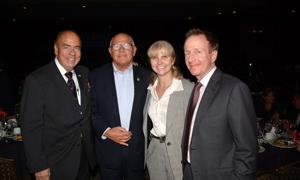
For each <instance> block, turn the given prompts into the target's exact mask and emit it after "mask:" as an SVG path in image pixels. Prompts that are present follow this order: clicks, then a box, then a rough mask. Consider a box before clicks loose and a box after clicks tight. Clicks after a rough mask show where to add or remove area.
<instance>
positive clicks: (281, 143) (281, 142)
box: [269, 139, 297, 148]
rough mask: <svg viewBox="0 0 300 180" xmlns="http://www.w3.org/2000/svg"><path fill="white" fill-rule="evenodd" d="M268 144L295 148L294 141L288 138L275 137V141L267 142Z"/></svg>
mask: <svg viewBox="0 0 300 180" xmlns="http://www.w3.org/2000/svg"><path fill="white" fill-rule="evenodd" d="M269 144H270V145H272V146H275V147H279V148H295V147H297V145H296V143H295V142H293V141H289V140H284V139H277V140H275V141H272V142H269Z"/></svg>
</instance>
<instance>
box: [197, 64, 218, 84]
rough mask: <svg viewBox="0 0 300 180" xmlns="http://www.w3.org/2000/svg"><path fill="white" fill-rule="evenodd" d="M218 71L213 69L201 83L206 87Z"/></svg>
mask: <svg viewBox="0 0 300 180" xmlns="http://www.w3.org/2000/svg"><path fill="white" fill-rule="evenodd" d="M216 69H217V67H216V66H215V67H213V68H212V69H211V70H210V71H209V72H208V73H207V74H206V75H205V76H204V77H203V78H202V79H201V80H200V83H201V84H202V85H203V86H204V87H206V86H207V84H208V82H209V80H210V78H211V76H212V75H213V73H214V72H215V70H216Z"/></svg>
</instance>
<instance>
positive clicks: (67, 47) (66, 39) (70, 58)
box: [54, 31, 81, 71]
mask: <svg viewBox="0 0 300 180" xmlns="http://www.w3.org/2000/svg"><path fill="white" fill-rule="evenodd" d="M54 52H55V55H56V58H57V59H58V62H59V63H60V64H61V65H62V66H63V67H64V69H65V70H66V71H72V70H73V69H74V67H75V66H76V65H77V64H78V63H79V61H80V58H81V41H80V38H79V36H78V35H77V34H76V33H75V32H73V31H65V32H62V33H60V34H59V35H58V37H57V39H56V42H55V44H54Z"/></svg>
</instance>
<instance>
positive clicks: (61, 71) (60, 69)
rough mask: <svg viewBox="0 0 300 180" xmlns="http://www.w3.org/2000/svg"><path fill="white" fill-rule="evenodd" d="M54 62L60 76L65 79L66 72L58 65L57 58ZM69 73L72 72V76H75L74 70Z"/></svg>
mask: <svg viewBox="0 0 300 180" xmlns="http://www.w3.org/2000/svg"><path fill="white" fill-rule="evenodd" d="M54 62H55V64H56V66H57V68H58V70H59V72H60V74H61V75H62V76H63V77H65V74H66V72H67V71H66V70H65V68H64V67H62V65H61V64H60V63H59V61H58V59H57V58H55V60H54ZM71 72H72V73H73V74H75V73H74V69H73V70H72V71H71Z"/></svg>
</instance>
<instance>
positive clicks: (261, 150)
mask: <svg viewBox="0 0 300 180" xmlns="http://www.w3.org/2000/svg"><path fill="white" fill-rule="evenodd" d="M265 150H266V148H264V147H263V146H259V149H258V153H263V152H265Z"/></svg>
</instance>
